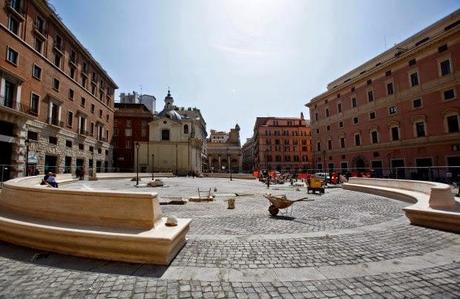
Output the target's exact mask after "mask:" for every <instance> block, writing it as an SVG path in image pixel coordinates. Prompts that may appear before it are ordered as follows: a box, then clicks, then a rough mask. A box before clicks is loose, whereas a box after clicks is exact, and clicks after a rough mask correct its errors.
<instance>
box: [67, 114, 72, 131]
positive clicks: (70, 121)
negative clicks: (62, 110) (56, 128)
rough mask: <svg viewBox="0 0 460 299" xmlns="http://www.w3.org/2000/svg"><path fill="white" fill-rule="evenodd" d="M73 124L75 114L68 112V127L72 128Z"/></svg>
mask: <svg viewBox="0 0 460 299" xmlns="http://www.w3.org/2000/svg"><path fill="white" fill-rule="evenodd" d="M72 122H73V113H72V112H71V111H69V112H67V127H69V128H72V124H73V123H72Z"/></svg>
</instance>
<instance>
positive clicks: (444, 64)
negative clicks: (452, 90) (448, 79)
mask: <svg viewBox="0 0 460 299" xmlns="http://www.w3.org/2000/svg"><path fill="white" fill-rule="evenodd" d="M439 66H440V68H441V76H446V75H449V74H450V60H449V59H446V60H444V61H441V63H440V64H439Z"/></svg>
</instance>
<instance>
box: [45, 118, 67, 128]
mask: <svg viewBox="0 0 460 299" xmlns="http://www.w3.org/2000/svg"><path fill="white" fill-rule="evenodd" d="M46 123H48V124H50V125H52V126H56V127H61V128H62V127H64V122H63V121H59V119H58V118H57V117H51V118H50V117H48V119H47V120H46Z"/></svg>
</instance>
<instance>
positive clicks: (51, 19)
mask: <svg viewBox="0 0 460 299" xmlns="http://www.w3.org/2000/svg"><path fill="white" fill-rule="evenodd" d="M0 8H1V9H0V45H1V46H0V47H1V51H0V53H3V55H5V56H4V58H2V59H0V151H1V152H2V155H1V158H0V164H3V165H7V166H6V167H8V171H7V173H6V174H4V175H5V176H4V179H5V180H6V179H8V178H11V177H16V176H21V175H24V174H25V168H26V167H25V165H26V158H25V157H26V156H28V159H27V161H28V164H29V171H31V170H33V169H30V168H36V169H38V170H40V173H43V172H44V171H48V170H51V171H56V172H74V171H75V170H76V168H77V167H79V168H82V169H83V168H84V169H89V168H92V167H96V166H98V167H99V168H101V169H100V170H102V168H104V167H109V166H110V164H111V147H110V143H109V141H110V139H111V137H112V128H113V125H112V123H113V95H114V89H116V88H117V85H116V84H115V83H114V82H113V80H112V79H111V78H110V77H109V75H108V74H107V73H106V72H105V71H104V69H103V68H102V67H101V66H100V65H99V63H98V62H97V61H96V60H94V58H93V57H92V56H91V54H90V53H89V52H88V51H87V50H86V49H85V47H84V46H83V45H82V44H81V43H80V42H79V41H78V40H77V39H76V37H75V36H74V35H73V34H72V33H71V32H70V31H69V29H68V28H67V27H66V26H65V25H64V24H63V23H62V21H61V20H60V18H59V17H58V15H57V14H56V13H55V12H54V10H53V9H52V8H51V7H50V6H49V5H48V3H47V1H44V0H8V1H7V0H0Z"/></svg>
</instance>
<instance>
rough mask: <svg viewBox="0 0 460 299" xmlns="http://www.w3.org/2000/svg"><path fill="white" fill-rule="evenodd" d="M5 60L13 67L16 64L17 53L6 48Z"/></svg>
mask: <svg viewBox="0 0 460 299" xmlns="http://www.w3.org/2000/svg"><path fill="white" fill-rule="evenodd" d="M6 60H7V61H8V62H10V63H12V64H14V65H17V64H18V52H16V51H15V50H13V49H11V48H8V50H7V52H6Z"/></svg>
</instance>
